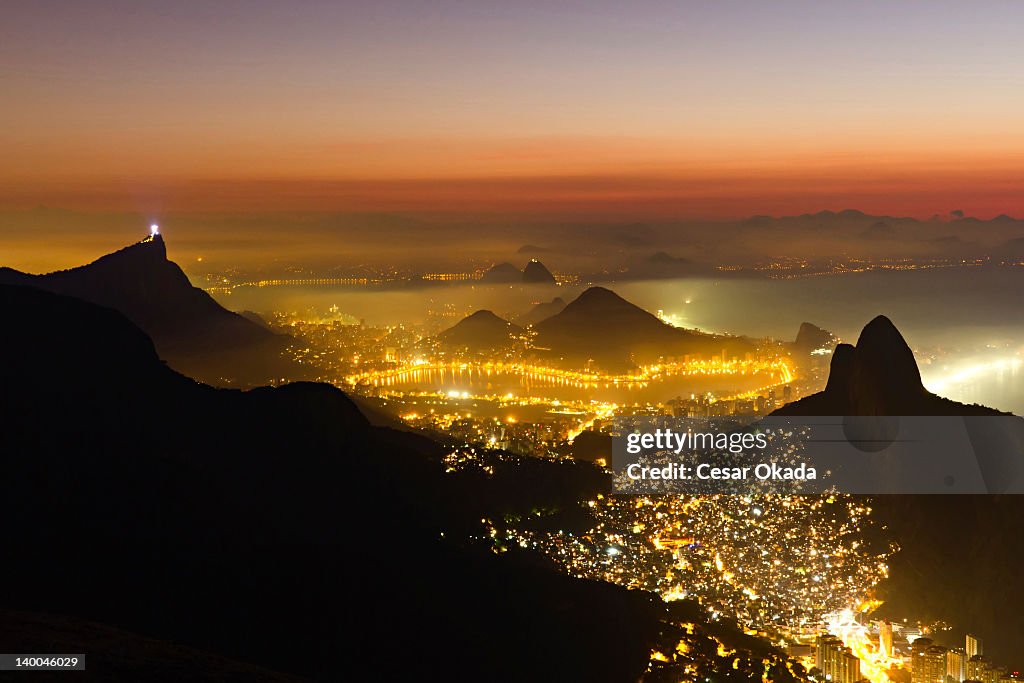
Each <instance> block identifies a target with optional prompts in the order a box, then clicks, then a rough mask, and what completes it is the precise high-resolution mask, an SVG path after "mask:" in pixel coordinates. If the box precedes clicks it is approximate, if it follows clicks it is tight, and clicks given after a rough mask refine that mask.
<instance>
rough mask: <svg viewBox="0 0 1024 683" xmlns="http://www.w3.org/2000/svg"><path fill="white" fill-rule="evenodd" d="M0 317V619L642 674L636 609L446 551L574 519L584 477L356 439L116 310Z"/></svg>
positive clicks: (281, 656)
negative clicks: (168, 361)
mask: <svg viewBox="0 0 1024 683" xmlns="http://www.w3.org/2000/svg"><path fill="white" fill-rule="evenodd" d="M0 306H2V307H3V309H4V311H5V314H6V315H8V316H10V318H11V319H12V320H17V321H18V324H17V326H15V327H14V328H13V329H10V330H9V331H8V332H9V333H6V334H4V335H2V336H0V411H2V414H3V415H4V420H5V429H3V430H0V458H2V462H3V468H4V472H5V483H6V486H5V487H4V495H3V496H2V497H0V516H2V521H0V529H2V530H3V533H4V534H5V535H6V537H7V538H8V539H10V541H11V542H12V543H17V544H18V545H19V547H20V548H21V552H19V553H18V554H17V557H13V556H12V557H10V558H9V561H5V563H4V570H3V573H4V579H5V581H4V582H3V587H2V588H0V596H2V598H0V600H2V604H3V606H4V607H5V608H7V609H15V610H31V611H33V612H40V613H46V612H51V611H56V612H59V613H63V614H68V615H72V616H75V617H77V618H84V619H88V620H93V621H99V622H102V623H108V624H112V625H114V626H116V627H118V628H123V629H125V630H127V631H131V632H134V633H139V634H144V635H146V636H148V637H153V638H158V639H163V640H171V641H176V642H181V643H183V644H186V645H188V646H190V647H198V648H201V649H204V650H207V651H210V652H215V653H218V654H219V655H222V656H225V657H229V658H232V659H236V660H239V661H244V662H251V663H253V664H256V665H259V666H263V667H267V668H269V669H272V670H277V671H282V672H286V673H294V674H299V675H304V676H311V677H315V678H325V679H326V678H332V679H333V678H336V677H337V676H338V675H339V667H340V668H341V670H342V671H343V672H347V673H348V674H349V675H354V676H355V677H356V678H369V677H372V678H378V679H380V678H395V677H398V676H405V675H407V674H408V672H409V671H411V670H415V669H416V668H422V667H426V668H427V669H429V670H430V671H432V672H435V673H436V674H437V675H439V676H446V677H462V676H467V677H469V678H473V679H481V678H487V679H504V680H523V679H530V680H557V679H562V680H564V679H566V678H575V677H578V676H583V677H586V678H593V679H594V680H625V679H627V678H636V677H637V676H639V674H640V673H641V672H642V671H643V669H644V667H645V666H646V662H647V659H648V652H649V648H648V644H649V642H650V639H651V638H652V637H653V633H654V631H655V629H656V628H657V620H658V619H659V618H660V615H661V614H662V611H661V610H662V608H661V607H660V606H658V604H657V603H656V602H655V601H653V600H652V598H651V597H650V596H646V595H644V594H641V593H637V592H633V591H626V590H621V589H618V588H615V587H613V586H610V585H604V584H598V583H593V582H585V581H579V580H575V579H572V578H569V577H566V576H563V575H561V574H559V573H557V572H555V571H553V570H551V569H550V568H548V567H547V565H546V564H545V563H543V562H542V561H540V560H539V559H537V558H535V557H534V556H532V555H531V556H526V555H525V554H520V553H514V552H513V553H507V554H506V555H504V556H502V557H498V556H495V555H494V554H493V553H491V552H490V551H489V550H488V549H487V548H486V547H484V548H480V549H479V550H477V549H476V548H475V547H474V546H473V545H472V544H471V543H468V542H459V541H457V540H455V539H466V538H469V536H470V530H471V529H477V528H478V525H479V520H480V519H481V518H484V517H487V518H493V519H502V518H504V515H506V514H512V515H521V516H527V515H529V514H530V511H531V510H534V509H544V510H551V511H559V512H558V513H557V515H556V519H555V518H553V520H552V521H551V522H550V523H551V524H558V525H571V524H582V521H578V522H573V521H572V520H573V519H574V517H575V518H577V519H578V520H585V516H586V514H587V513H586V511H585V510H584V509H583V507H582V506H581V505H580V504H579V501H581V500H584V499H586V497H588V496H593V495H596V493H597V492H599V491H602V490H606V487H607V481H606V478H605V476H604V475H603V474H602V473H601V472H600V471H598V470H597V469H596V468H591V467H589V466H586V465H582V464H577V465H569V466H567V465H565V464H557V463H551V462H544V461H540V460H532V459H524V460H523V461H522V463H519V464H517V465H516V466H515V467H512V466H509V467H508V468H506V469H505V470H503V471H500V472H497V473H496V474H495V475H494V476H490V477H478V476H474V475H473V474H472V473H469V474H467V475H465V476H460V475H452V474H450V473H446V472H445V466H444V463H443V460H442V457H443V455H444V453H445V449H443V448H441V447H440V446H438V445H437V444H434V443H433V442H431V441H429V440H427V439H425V438H424V437H421V436H418V435H414V434H407V433H400V432H395V431H392V430H388V429H380V428H374V427H372V426H370V424H369V423H368V422H367V421H366V419H365V418H364V417H363V416H362V415H361V414H360V412H359V410H358V409H357V408H356V406H355V405H354V404H353V403H352V402H351V401H350V400H349V399H348V398H347V397H346V396H345V395H344V394H343V393H341V392H340V391H338V390H337V389H335V388H333V387H330V386H326V385H317V384H302V383H300V384H293V385H287V386H283V387H280V388H276V389H273V388H263V389H254V390H251V391H246V392H242V391H238V390H233V389H215V388H212V387H209V386H206V385H203V384H199V383H196V382H194V381H193V380H190V379H188V378H186V377H184V376H182V375H180V374H178V373H176V372H174V371H173V370H171V369H169V368H168V367H167V366H166V365H164V364H163V363H162V362H161V361H160V359H159V358H158V356H157V354H156V350H155V348H154V345H153V344H152V342H151V341H150V340H149V339H148V337H147V336H146V335H145V334H144V333H143V332H142V331H141V330H139V329H138V328H137V327H136V326H135V325H134V324H133V323H131V322H130V321H129V320H128V319H127V318H125V317H124V316H122V315H121V314H120V313H117V312H115V311H113V310H112V309H109V308H103V307H99V306H96V305H93V304H89V303H87V302H84V301H81V300H78V299H74V298H70V297H64V296H59V295H55V294H52V293H47V292H44V291H41V290H37V289H33V288H28V287H11V286H0ZM546 523H547V522H543V521H541V524H542V525H543V524H546ZM558 528H562V527H561V526H559V527H558ZM567 528H573V527H571V526H570V527H567ZM446 539H453V540H446ZM58 642H59V641H57V640H55V641H54V643H55V644H56V643H58ZM11 645H14V643H11ZM510 648H511V651H514V652H516V653H517V654H516V656H515V657H513V658H511V659H510V658H509V657H508V656H507V653H508V652H509V651H510ZM57 649H60V648H57ZM339 662H340V663H339ZM499 663H500V664H499ZM356 672H362V673H361V674H359V673H356Z"/></svg>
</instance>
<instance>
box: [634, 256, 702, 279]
mask: <svg viewBox="0 0 1024 683" xmlns="http://www.w3.org/2000/svg"><path fill="white" fill-rule="evenodd" d="M712 270H713V268H711V267H709V266H708V265H707V264H701V263H695V262H693V261H691V260H690V259H688V258H684V257H681V256H672V255H671V254H669V253H667V252H664V251H659V252H655V253H654V254H651V255H650V256H648V257H647V258H645V259H643V260H642V261H640V262H639V263H636V264H635V265H633V266H632V267H630V269H629V271H628V272H627V273H626V274H625V277H628V278H631V279H635V280H644V279H651V280H660V279H666V278H677V277H684V276H687V275H698V274H704V273H708V272H710V271H712Z"/></svg>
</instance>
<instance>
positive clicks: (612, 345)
mask: <svg viewBox="0 0 1024 683" xmlns="http://www.w3.org/2000/svg"><path fill="white" fill-rule="evenodd" d="M534 329H535V330H536V331H537V339H536V346H538V347H539V348H541V349H547V350H548V353H549V354H550V355H552V356H553V357H556V358H561V359H563V360H568V361H572V362H577V363H578V362H580V361H581V360H582V361H586V360H591V359H592V360H594V361H596V362H597V363H599V364H601V365H602V366H606V367H610V368H623V367H629V366H631V365H635V364H638V363H644V362H650V361H653V360H655V359H657V358H658V357H659V356H665V355H679V354H686V353H705V354H711V353H721V352H722V350H723V349H731V350H739V349H740V348H745V346H746V345H745V344H744V343H743V342H741V341H739V340H736V339H733V338H726V337H715V336H711V335H705V334H700V333H697V332H693V331H690V330H683V329H679V328H677V327H672V326H671V325H668V324H666V323H664V322H662V321H661V320H659V319H658V318H657V317H656V316H654V315H652V314H651V313H648V312H647V311H645V310H643V309H642V308H640V307H638V306H635V305H633V304H631V303H629V302H628V301H626V300H625V299H623V298H622V297H620V296H619V295H618V294H616V293H615V292H612V291H611V290H608V289H605V288H604V287H591V288H590V289H588V290H586V291H585V292H583V293H582V294H580V296H579V297H577V298H576V299H575V300H574V301H572V302H571V303H569V305H567V306H566V307H565V308H564V309H563V310H562V312H560V313H558V314H557V315H554V316H552V317H550V318H548V319H547V320H543V321H541V322H539V323H537V324H536V325H534Z"/></svg>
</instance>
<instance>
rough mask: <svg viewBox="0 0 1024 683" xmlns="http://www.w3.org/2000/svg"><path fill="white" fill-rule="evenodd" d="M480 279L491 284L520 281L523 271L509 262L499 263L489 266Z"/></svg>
mask: <svg viewBox="0 0 1024 683" xmlns="http://www.w3.org/2000/svg"><path fill="white" fill-rule="evenodd" d="M480 279H481V281H482V282H488V283H493V284H505V283H511V282H522V281H523V272H522V271H521V270H519V269H518V268H516V267H515V266H513V265H512V264H511V263H507V262H506V263H499V264H497V265H494V266H492V267H491V268H489V269H488V270H487V271H486V272H485V273H484V274H483V277H482V278H480Z"/></svg>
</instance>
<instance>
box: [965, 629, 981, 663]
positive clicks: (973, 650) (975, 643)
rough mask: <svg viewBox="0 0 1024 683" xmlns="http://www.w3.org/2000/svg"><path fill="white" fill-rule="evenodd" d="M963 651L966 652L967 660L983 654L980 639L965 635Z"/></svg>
mask: <svg viewBox="0 0 1024 683" xmlns="http://www.w3.org/2000/svg"><path fill="white" fill-rule="evenodd" d="M965 649H966V650H967V659H970V658H971V657H977V656H978V655H983V654H985V653H984V652H983V651H982V643H981V638H978V637H976V636H972V635H971V634H970V633H968V634H967V647H966V648H965Z"/></svg>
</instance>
